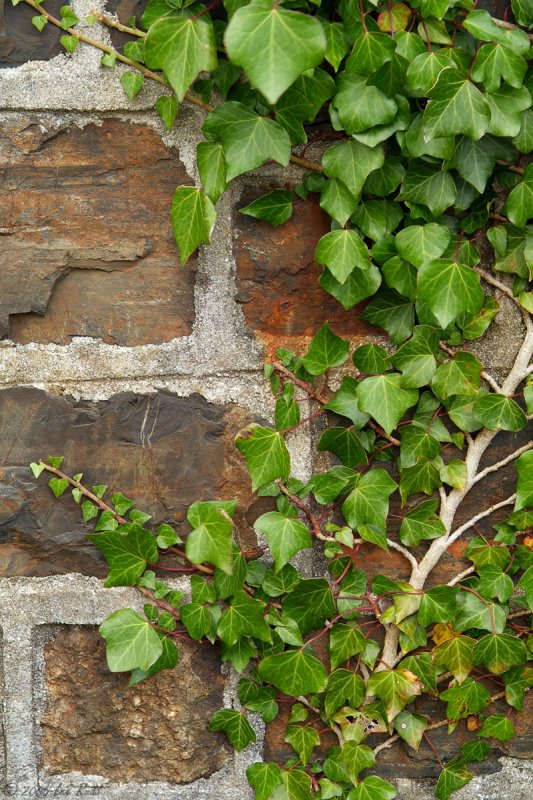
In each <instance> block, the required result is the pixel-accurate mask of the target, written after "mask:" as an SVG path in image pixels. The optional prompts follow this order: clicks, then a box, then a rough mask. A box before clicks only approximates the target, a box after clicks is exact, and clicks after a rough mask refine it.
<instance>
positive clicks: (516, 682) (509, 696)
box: [503, 667, 528, 711]
mask: <svg viewBox="0 0 533 800" xmlns="http://www.w3.org/2000/svg"><path fill="white" fill-rule="evenodd" d="M526 672H527V670H526V669H524V668H523V667H513V669H510V670H509V672H506V673H505V675H504V676H503V681H504V683H505V699H506V701H507V703H508V704H509V705H510V706H512V707H513V708H516V709H517V710H518V711H520V710H521V709H522V708H523V705H524V697H525V695H526V687H527V686H528V679H527V675H526Z"/></svg>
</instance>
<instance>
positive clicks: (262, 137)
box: [202, 101, 291, 181]
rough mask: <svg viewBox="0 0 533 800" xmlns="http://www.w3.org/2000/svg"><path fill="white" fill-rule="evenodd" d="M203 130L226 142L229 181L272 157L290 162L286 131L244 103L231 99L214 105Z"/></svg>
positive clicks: (210, 137) (282, 162)
mask: <svg viewBox="0 0 533 800" xmlns="http://www.w3.org/2000/svg"><path fill="white" fill-rule="evenodd" d="M202 130H203V132H204V134H205V135H206V137H207V138H208V139H209V140H211V141H217V140H218V141H221V142H222V144H223V145H224V155H225V157H226V162H227V165H228V174H227V180H228V181H231V180H233V178H235V177H237V175H242V173H244V172H250V171H251V170H252V169H255V168H256V167H260V166H261V165H262V164H264V163H265V161H269V160H271V159H272V160H273V161H277V162H278V164H281V165H282V166H284V167H286V166H287V164H288V163H289V157H290V154H291V142H290V139H289V136H288V134H287V131H286V130H285V129H284V128H283V127H282V126H281V125H280V124H279V123H278V122H275V121H274V120H272V119H267V118H266V117H261V116H259V114H256V113H255V112H254V111H251V110H250V109H249V108H247V107H246V106H245V105H243V104H242V103H238V102H235V101H231V102H227V103H223V104H222V105H220V106H218V107H217V108H215V110H214V111H211V113H210V114H208V115H207V117H206V120H205V122H204V126H203V128H202ZM243 142H246V147H243Z"/></svg>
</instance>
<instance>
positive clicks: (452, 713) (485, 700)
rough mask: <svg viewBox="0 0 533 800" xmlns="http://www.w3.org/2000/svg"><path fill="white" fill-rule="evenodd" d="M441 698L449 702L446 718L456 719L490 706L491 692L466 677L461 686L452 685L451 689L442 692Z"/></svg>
mask: <svg viewBox="0 0 533 800" xmlns="http://www.w3.org/2000/svg"><path fill="white" fill-rule="evenodd" d="M440 699H441V700H444V701H445V702H446V703H447V704H448V705H447V708H446V718H447V719H449V720H453V721H455V720H458V719H464V718H465V717H468V716H469V715H470V714H477V713H478V711H481V710H482V709H484V708H485V707H486V706H488V704H489V703H490V692H488V691H487V689H485V687H484V686H483V685H482V684H481V683H477V682H476V681H474V680H472V678H466V680H465V681H464V683H463V684H462V685H461V686H452V687H451V689H446V691H444V692H441V693H440Z"/></svg>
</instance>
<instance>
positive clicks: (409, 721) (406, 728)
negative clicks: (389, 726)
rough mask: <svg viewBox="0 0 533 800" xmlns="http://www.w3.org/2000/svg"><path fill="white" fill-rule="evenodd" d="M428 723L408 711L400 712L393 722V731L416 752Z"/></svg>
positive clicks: (423, 718)
mask: <svg viewBox="0 0 533 800" xmlns="http://www.w3.org/2000/svg"><path fill="white" fill-rule="evenodd" d="M427 726H428V721H427V719H426V718H425V717H422V716H420V714H410V713H409V711H400V713H399V714H398V716H397V717H396V719H395V720H394V730H395V731H396V733H397V734H398V736H400V737H401V738H402V739H403V740H404V742H407V744H408V745H409V746H410V747H412V748H413V750H418V748H419V747H420V742H421V741H422V736H423V735H424V732H425V730H426V729H427Z"/></svg>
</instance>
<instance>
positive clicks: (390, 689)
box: [367, 669, 422, 722]
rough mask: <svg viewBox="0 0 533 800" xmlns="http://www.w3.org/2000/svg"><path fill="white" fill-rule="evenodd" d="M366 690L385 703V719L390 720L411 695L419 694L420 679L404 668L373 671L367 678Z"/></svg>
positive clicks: (420, 689)
mask: <svg viewBox="0 0 533 800" xmlns="http://www.w3.org/2000/svg"><path fill="white" fill-rule="evenodd" d="M367 691H368V694H370V695H377V696H378V697H379V698H380V699H381V700H382V701H383V704H384V705H385V708H386V710H387V719H388V720H389V722H391V721H392V720H393V719H394V718H395V717H397V716H398V714H399V713H400V711H401V710H402V708H403V707H404V706H405V704H406V703H408V702H409V700H410V699H411V698H412V697H416V696H417V695H419V694H421V692H422V688H421V685H420V681H419V680H418V678H417V677H416V675H414V674H413V673H412V672H409V671H408V670H404V669H395V670H390V669H386V670H383V671H382V672H373V673H372V675H371V676H370V678H369V679H368V685H367Z"/></svg>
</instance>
